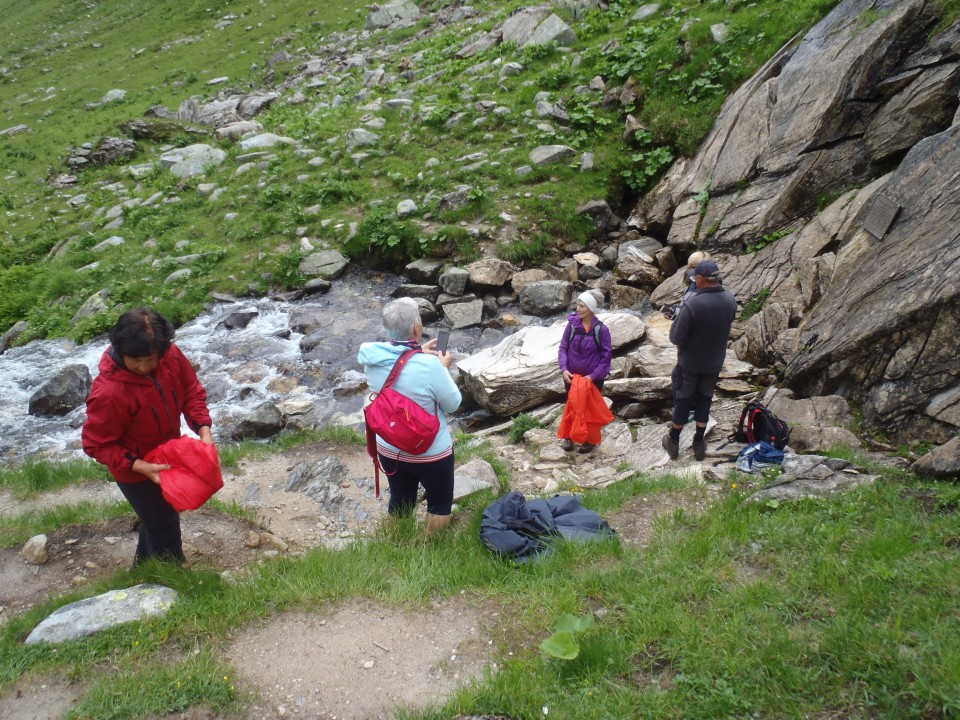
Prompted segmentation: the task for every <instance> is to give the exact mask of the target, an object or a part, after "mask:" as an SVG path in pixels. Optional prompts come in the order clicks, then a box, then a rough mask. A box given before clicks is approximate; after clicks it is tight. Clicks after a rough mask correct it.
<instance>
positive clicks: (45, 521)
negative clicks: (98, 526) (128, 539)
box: [0, 501, 131, 548]
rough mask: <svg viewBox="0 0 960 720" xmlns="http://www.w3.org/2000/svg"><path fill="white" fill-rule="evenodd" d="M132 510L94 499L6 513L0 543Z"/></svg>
mask: <svg viewBox="0 0 960 720" xmlns="http://www.w3.org/2000/svg"><path fill="white" fill-rule="evenodd" d="M130 514H131V510H130V506H129V505H127V504H126V503H125V502H122V501H120V502H116V503H113V504H110V505H95V504H93V503H90V502H81V503H78V504H76V505H59V506H57V507H55V508H51V509H48V510H35V511H32V512H28V513H23V514H21V515H16V516H12V517H3V518H0V547H5V548H6V547H11V546H13V545H16V544H17V543H22V542H24V541H25V540H28V539H30V538H31V537H33V536H34V535H38V534H41V533H51V532H54V531H55V530H59V529H60V528H62V527H66V526H68V525H85V524H87V523H93V522H97V521H99V520H110V519H113V518H118V517H123V516H124V515H130Z"/></svg>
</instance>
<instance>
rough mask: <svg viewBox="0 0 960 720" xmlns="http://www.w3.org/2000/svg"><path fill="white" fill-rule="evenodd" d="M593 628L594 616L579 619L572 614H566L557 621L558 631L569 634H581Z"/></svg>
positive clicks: (589, 615) (588, 615)
mask: <svg viewBox="0 0 960 720" xmlns="http://www.w3.org/2000/svg"><path fill="white" fill-rule="evenodd" d="M592 627H593V615H591V614H587V615H584V616H583V617H577V616H576V615H571V614H570V613H564V614H563V615H561V616H560V619H559V620H557V630H559V631H562V632H568V633H581V632H583V631H584V630H589V629H590V628H592Z"/></svg>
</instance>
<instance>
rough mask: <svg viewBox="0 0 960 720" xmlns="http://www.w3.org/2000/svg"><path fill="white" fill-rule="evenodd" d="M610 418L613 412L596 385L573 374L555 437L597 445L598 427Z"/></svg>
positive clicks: (598, 440) (610, 419)
mask: <svg viewBox="0 0 960 720" xmlns="http://www.w3.org/2000/svg"><path fill="white" fill-rule="evenodd" d="M612 420H613V413H611V412H610V408H608V407H607V403H606V402H604V400H603V395H601V394H600V391H599V390H598V389H597V386H596V385H594V384H593V383H592V382H590V380H588V379H587V378H585V377H583V376H582V375H574V376H573V382H572V383H570V391H569V392H568V393H567V406H566V407H565V408H564V409H563V417H561V418H560V427H559V428H558V429H557V437H559V438H570V439H571V440H572V441H573V442H575V443H584V442H588V443H590V444H591V445H599V444H600V428H602V427H603V426H604V425H606V424H607V423H609V422H610V421H612Z"/></svg>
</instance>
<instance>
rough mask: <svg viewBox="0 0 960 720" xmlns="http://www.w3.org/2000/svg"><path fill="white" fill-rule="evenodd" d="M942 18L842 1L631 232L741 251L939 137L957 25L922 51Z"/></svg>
mask: <svg viewBox="0 0 960 720" xmlns="http://www.w3.org/2000/svg"><path fill="white" fill-rule="evenodd" d="M868 11H869V12H870V13H871V14H870V16H869V18H868V17H867V15H866V13H867V12H868ZM938 19H939V9H938V6H937V5H936V3H933V2H928V1H926V0H880V1H879V2H867V0H845V1H844V2H841V3H840V4H839V5H838V6H837V7H836V8H835V9H834V10H833V11H832V12H831V13H830V14H829V15H828V16H827V17H826V18H825V19H824V20H823V21H821V22H820V23H819V24H818V25H817V26H816V27H814V28H813V30H811V31H810V32H809V33H808V34H807V35H806V36H805V37H804V38H803V39H802V40H795V41H794V42H792V43H790V44H788V45H787V46H785V47H784V48H783V49H782V50H780V52H778V53H777V54H776V55H775V56H774V57H773V58H771V59H770V60H769V61H768V62H767V63H766V65H764V67H763V68H762V69H761V70H760V71H759V72H757V73H756V74H755V75H754V76H753V77H752V78H751V79H750V80H748V81H747V82H746V83H745V84H744V85H743V86H742V87H741V88H740V89H739V90H738V91H737V92H736V93H734V94H733V95H732V96H731V97H730V98H729V99H728V100H727V102H726V104H725V105H724V107H723V109H722V110H721V113H720V116H719V117H718V119H717V122H716V124H715V125H714V129H713V130H712V132H711V133H710V135H709V137H708V138H707V140H706V141H705V142H704V144H703V145H702V147H701V149H700V151H699V152H698V153H697V156H696V157H695V158H693V159H692V160H690V161H689V162H685V163H684V162H682V163H678V164H676V165H675V166H674V167H673V168H672V170H671V171H670V172H669V173H668V175H667V176H666V177H665V178H664V180H663V181H662V182H661V183H660V184H659V185H658V186H657V188H656V189H655V190H654V191H653V192H652V193H650V194H649V195H648V196H647V197H645V198H644V200H643V201H642V202H641V204H640V205H639V206H638V207H637V208H636V209H635V211H634V212H633V214H632V215H631V218H630V223H629V224H630V225H632V226H635V227H639V228H644V229H649V230H659V231H661V232H663V231H666V230H669V233H668V241H669V243H670V244H671V245H678V246H687V247H690V246H693V245H697V246H699V247H701V248H707V249H710V250H725V251H728V252H730V251H739V250H742V249H744V248H746V247H747V245H750V244H754V243H755V242H756V241H758V240H760V239H762V237H763V236H764V235H769V233H771V232H772V231H776V230H783V229H791V228H794V227H796V226H797V225H798V224H799V223H801V222H802V221H803V220H804V219H805V218H806V217H807V216H809V215H810V214H811V213H813V212H814V211H815V210H816V204H817V199H818V197H822V196H824V195H828V194H832V193H836V192H838V191H843V190H844V189H846V188H849V187H852V186H854V185H857V184H860V183H863V182H864V181H866V180H868V179H869V177H870V175H871V173H872V171H873V170H872V169H873V168H874V167H876V166H877V165H878V164H880V163H889V162H891V161H895V160H897V159H899V158H900V157H902V155H903V153H904V152H906V150H908V149H909V148H910V147H912V146H913V145H914V144H915V143H916V142H918V141H919V140H921V139H922V138H924V137H926V136H928V135H930V134H931V133H935V132H940V131H942V130H944V129H945V128H946V127H948V126H949V125H950V123H951V122H952V118H953V115H954V113H955V111H956V109H957V107H958V104H960V100H958V96H957V90H958V87H960V51H958V43H957V40H956V36H957V32H956V30H955V29H952V28H951V29H948V30H946V31H943V32H942V33H941V35H940V36H938V37H937V38H935V39H934V40H933V41H932V42H931V43H929V44H926V43H927V38H928V35H929V33H930V30H931V29H932V28H933V27H934V26H935V24H936V23H937V21H938ZM853 38H855V41H854V40H853ZM704 191H706V193H704ZM705 195H707V197H706V199H704V196H705Z"/></svg>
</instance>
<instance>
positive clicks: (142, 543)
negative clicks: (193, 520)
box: [117, 480, 186, 566]
mask: <svg viewBox="0 0 960 720" xmlns="http://www.w3.org/2000/svg"><path fill="white" fill-rule="evenodd" d="M117 485H119V486H120V492H122V493H123V496H124V497H125V498H126V499H127V502H128V503H130V506H131V507H132V508H133V510H134V512H136V513H137V517H138V518H140V539H139V541H138V542H137V554H136V555H134V556H133V564H134V566H136V565H139V564H140V563H142V562H145V561H146V560H149V559H150V558H159V559H161V560H173V561H176V562H184V561H185V560H186V558H185V557H184V555H183V542H182V540H181V539H180V513H178V512H177V511H176V510H174V509H173V506H172V505H171V504H170V503H168V502H167V501H166V500H164V499H163V493H162V492H161V491H160V486H159V485H157V484H155V483H153V482H151V481H150V480H144V481H143V482H138V483H117Z"/></svg>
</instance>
